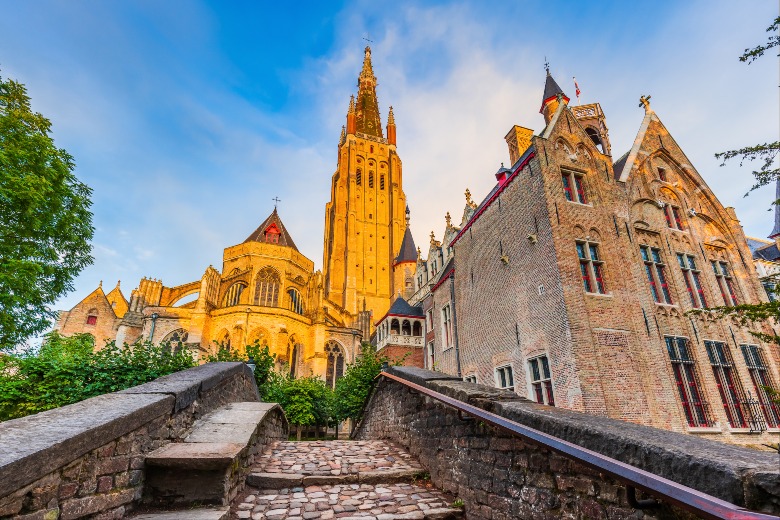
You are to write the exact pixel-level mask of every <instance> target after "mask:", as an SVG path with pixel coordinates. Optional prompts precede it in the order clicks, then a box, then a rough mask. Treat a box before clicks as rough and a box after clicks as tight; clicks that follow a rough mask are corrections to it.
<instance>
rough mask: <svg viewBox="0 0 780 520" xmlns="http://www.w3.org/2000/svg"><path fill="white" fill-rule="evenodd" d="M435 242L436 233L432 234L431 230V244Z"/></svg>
mask: <svg viewBox="0 0 780 520" xmlns="http://www.w3.org/2000/svg"><path fill="white" fill-rule="evenodd" d="M435 243H436V235H434V234H433V231H431V244H435Z"/></svg>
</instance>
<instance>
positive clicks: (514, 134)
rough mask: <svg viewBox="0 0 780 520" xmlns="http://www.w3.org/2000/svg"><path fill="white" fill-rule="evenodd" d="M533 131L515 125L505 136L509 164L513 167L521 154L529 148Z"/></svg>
mask: <svg viewBox="0 0 780 520" xmlns="http://www.w3.org/2000/svg"><path fill="white" fill-rule="evenodd" d="M533 135H534V131H533V130H531V129H530V128H525V127H523V126H518V125H515V126H513V127H512V129H511V130H510V131H509V133H508V134H506V137H504V139H506V144H507V145H508V146H509V163H510V164H512V165H514V164H515V163H516V162H517V160H518V159H520V157H521V156H522V155H523V153H524V152H525V151H526V150H527V149H528V147H529V146H531V137H532V136H533Z"/></svg>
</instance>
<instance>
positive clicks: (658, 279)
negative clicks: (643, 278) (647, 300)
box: [639, 246, 672, 304]
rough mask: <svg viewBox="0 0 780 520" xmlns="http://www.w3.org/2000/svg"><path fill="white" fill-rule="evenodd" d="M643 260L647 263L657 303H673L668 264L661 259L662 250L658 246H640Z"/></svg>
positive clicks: (651, 288)
mask: <svg viewBox="0 0 780 520" xmlns="http://www.w3.org/2000/svg"><path fill="white" fill-rule="evenodd" d="M639 250H640V251H641V252H642V261H643V262H644V263H645V274H646V275H647V281H648V283H650V292H651V293H653V299H654V300H655V302H656V303H669V304H671V303H672V294H671V293H670V292H669V283H668V282H667V280H666V265H664V263H663V260H662V259H661V250H660V249H658V248H657V247H650V246H639Z"/></svg>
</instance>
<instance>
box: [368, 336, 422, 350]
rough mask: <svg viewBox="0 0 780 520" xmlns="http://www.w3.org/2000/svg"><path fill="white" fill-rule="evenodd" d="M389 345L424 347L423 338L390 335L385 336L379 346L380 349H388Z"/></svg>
mask: <svg viewBox="0 0 780 520" xmlns="http://www.w3.org/2000/svg"><path fill="white" fill-rule="evenodd" d="M387 345H403V346H409V347H422V346H423V337H422V336H405V335H403V334H390V335H388V336H385V337H384V338H382V339H381V340H379V343H378V344H377V347H378V348H382V347H386V346H387Z"/></svg>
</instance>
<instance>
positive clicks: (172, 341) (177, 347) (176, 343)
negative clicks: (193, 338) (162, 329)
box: [161, 329, 189, 353]
mask: <svg viewBox="0 0 780 520" xmlns="http://www.w3.org/2000/svg"><path fill="white" fill-rule="evenodd" d="M188 337H189V334H188V333H187V331H186V330H184V329H176V330H174V331H171V332H169V333H168V334H166V335H165V337H164V338H163V340H162V341H161V343H162V344H167V345H168V349H169V350H170V351H171V352H174V353H177V352H179V351H181V349H182V348H184V347H185V345H184V344H185V343H187V339H188Z"/></svg>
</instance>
